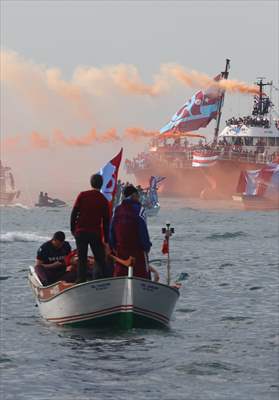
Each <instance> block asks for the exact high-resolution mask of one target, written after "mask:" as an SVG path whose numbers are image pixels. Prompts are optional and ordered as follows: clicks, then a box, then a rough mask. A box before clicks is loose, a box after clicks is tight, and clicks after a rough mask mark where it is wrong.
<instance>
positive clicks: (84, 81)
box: [73, 64, 168, 97]
mask: <svg viewBox="0 0 279 400" xmlns="http://www.w3.org/2000/svg"><path fill="white" fill-rule="evenodd" d="M73 82H75V84H76V85H78V86H80V87H82V88H84V90H86V91H88V92H89V93H92V94H95V95H97V96H102V95H103V94H105V92H111V89H112V87H115V88H118V89H120V90H121V91H122V92H125V93H128V94H134V95H143V96H144V95H147V96H151V97H154V96H158V95H160V94H162V93H163V92H164V91H166V90H167V89H168V82H167V80H166V79H165V77H163V75H162V74H161V73H159V74H158V75H155V77H154V83H153V84H151V85H147V84H145V83H143V82H142V80H141V78H140V75H139V72H138V70H137V68H136V67H135V66H134V65H126V64H119V65H112V66H105V67H103V68H96V67H78V68H77V69H76V70H75V72H74V75H73Z"/></svg>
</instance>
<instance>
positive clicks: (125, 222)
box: [110, 185, 152, 279]
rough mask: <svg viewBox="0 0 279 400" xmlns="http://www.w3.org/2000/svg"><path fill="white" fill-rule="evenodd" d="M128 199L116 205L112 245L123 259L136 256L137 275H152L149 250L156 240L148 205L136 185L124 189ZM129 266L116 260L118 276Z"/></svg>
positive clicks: (111, 231) (123, 273) (111, 236)
mask: <svg viewBox="0 0 279 400" xmlns="http://www.w3.org/2000/svg"><path fill="white" fill-rule="evenodd" d="M123 194H124V199H123V201H122V203H121V204H120V205H119V206H118V207H116V209H115V211H114V215H113V218H112V222H111V225H110V246H111V248H112V249H113V251H114V253H115V254H116V255H117V256H118V257H119V258H122V259H127V258H128V257H129V256H132V257H134V258H135V266H134V276H137V277H141V278H146V279H150V271H149V267H148V257H147V254H148V253H149V251H150V248H151V246H152V243H151V242H150V239H149V233H148V229H147V225H146V221H145V215H144V208H143V207H142V205H141V203H140V200H139V193H138V190H137V189H136V188H135V187H134V186H132V185H129V186H126V187H125V189H124V193H123ZM127 274H128V270H127V268H125V267H123V266H122V265H120V264H118V263H116V264H115V268H114V276H125V275H127Z"/></svg>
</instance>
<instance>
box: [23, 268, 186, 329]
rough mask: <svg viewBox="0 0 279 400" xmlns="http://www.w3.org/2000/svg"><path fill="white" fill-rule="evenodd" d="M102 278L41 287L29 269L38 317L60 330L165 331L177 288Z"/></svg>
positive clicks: (159, 284)
mask: <svg viewBox="0 0 279 400" xmlns="http://www.w3.org/2000/svg"><path fill="white" fill-rule="evenodd" d="M132 271H133V268H129V275H128V276H125V277H116V278H105V279H99V280H94V281H88V282H85V283H81V284H77V285H75V284H66V283H65V282H62V281H59V282H57V283H54V284H53V285H50V286H43V285H42V284H41V282H40V280H39V278H38V276H37V274H36V272H35V270H34V268H33V267H30V268H29V276H28V278H29V282H30V285H31V288H32V290H33V293H34V296H35V299H36V303H37V305H38V307H39V310H40V313H41V315H42V317H43V318H44V319H45V320H46V321H49V322H52V323H55V324H58V325H64V326H72V325H74V326H93V327H97V326H110V327H116V328H123V329H130V328H134V327H146V328H151V327H152V328H153V327H166V326H168V325H169V322H170V319H171V315H172V313H173V310H174V307H175V304H176V301H177V299H178V297H179V289H178V287H175V286H174V287H172V286H169V285H165V284H161V283H156V282H153V281H150V280H146V279H141V278H136V277H133V275H132Z"/></svg>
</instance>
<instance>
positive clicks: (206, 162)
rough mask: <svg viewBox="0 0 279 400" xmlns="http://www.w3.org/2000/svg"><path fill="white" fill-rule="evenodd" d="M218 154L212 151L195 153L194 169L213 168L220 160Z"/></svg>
mask: <svg viewBox="0 0 279 400" xmlns="http://www.w3.org/2000/svg"><path fill="white" fill-rule="evenodd" d="M218 157H219V156H218V153H216V152H213V151H211V150H208V151H194V152H193V160H192V167H204V168H208V167H212V166H213V165H215V164H216V161H217V160H218Z"/></svg>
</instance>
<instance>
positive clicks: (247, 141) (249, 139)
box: [244, 137, 253, 146]
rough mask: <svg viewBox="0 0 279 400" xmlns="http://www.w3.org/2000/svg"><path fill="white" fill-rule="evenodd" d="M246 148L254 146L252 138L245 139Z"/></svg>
mask: <svg viewBox="0 0 279 400" xmlns="http://www.w3.org/2000/svg"><path fill="white" fill-rule="evenodd" d="M244 143H245V146H253V138H252V137H244Z"/></svg>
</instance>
